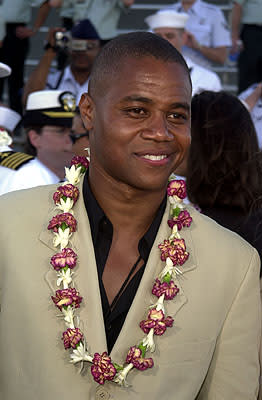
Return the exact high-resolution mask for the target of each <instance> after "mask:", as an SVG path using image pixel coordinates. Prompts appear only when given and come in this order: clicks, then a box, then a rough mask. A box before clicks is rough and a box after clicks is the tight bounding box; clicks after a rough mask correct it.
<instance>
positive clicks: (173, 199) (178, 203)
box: [168, 195, 186, 214]
mask: <svg viewBox="0 0 262 400" xmlns="http://www.w3.org/2000/svg"><path fill="white" fill-rule="evenodd" d="M168 200H169V203H170V204H172V206H173V209H174V208H177V207H178V208H180V209H181V210H183V209H184V208H185V207H186V206H185V204H184V203H183V199H180V198H179V197H178V196H176V195H174V196H169V197H168ZM172 211H173V210H172V207H171V208H170V214H172Z"/></svg>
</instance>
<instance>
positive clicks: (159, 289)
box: [152, 278, 179, 300]
mask: <svg viewBox="0 0 262 400" xmlns="http://www.w3.org/2000/svg"><path fill="white" fill-rule="evenodd" d="M178 292H179V288H178V287H177V286H176V285H175V284H174V281H170V282H169V283H167V282H163V283H161V282H160V280H159V279H158V278H157V279H156V280H155V284H154V286H153V289H152V293H153V294H154V295H155V296H157V297H160V296H162V294H165V300H172V299H173V298H174V297H175V296H176V295H177V293H178Z"/></svg>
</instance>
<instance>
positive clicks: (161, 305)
mask: <svg viewBox="0 0 262 400" xmlns="http://www.w3.org/2000/svg"><path fill="white" fill-rule="evenodd" d="M164 299H165V293H164V294H162V295H161V296H160V297H159V298H158V300H157V302H156V303H155V304H152V305H151V306H150V307H149V308H156V310H157V311H160V310H161V311H162V312H163V313H164V314H165V306H164Z"/></svg>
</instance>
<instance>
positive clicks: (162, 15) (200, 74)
mask: <svg viewBox="0 0 262 400" xmlns="http://www.w3.org/2000/svg"><path fill="white" fill-rule="evenodd" d="M188 18H189V16H188V15H187V14H185V13H178V12H176V11H174V10H171V9H169V10H163V11H158V12H157V13H155V14H153V15H150V16H149V17H147V18H146V19H145V22H146V23H147V24H148V26H149V28H150V29H151V30H152V32H154V33H155V34H156V35H158V36H161V37H162V38H164V39H166V40H168V42H169V43H171V44H172V45H173V46H174V47H175V48H176V49H177V50H178V51H179V52H180V53H181V52H182V47H183V45H184V44H185V41H186V33H185V30H184V28H185V26H186V23H187V21H188ZM185 60H186V63H187V65H188V68H189V70H190V76H191V80H192V86H193V90H192V95H194V94H195V93H199V92H201V91H203V90H213V91H219V90H221V89H222V85H221V82H220V79H219V77H218V75H217V74H215V73H214V72H213V71H210V70H208V69H206V68H204V67H201V66H199V65H197V64H196V63H195V62H193V61H192V60H191V59H190V58H189V57H187V56H185Z"/></svg>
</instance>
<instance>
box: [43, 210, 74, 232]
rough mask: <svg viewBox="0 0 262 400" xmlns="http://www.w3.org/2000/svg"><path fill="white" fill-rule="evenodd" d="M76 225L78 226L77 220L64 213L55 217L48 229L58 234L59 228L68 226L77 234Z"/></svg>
mask: <svg viewBox="0 0 262 400" xmlns="http://www.w3.org/2000/svg"><path fill="white" fill-rule="evenodd" d="M76 224H77V222H76V219H75V218H74V217H73V215H72V214H70V213H63V214H58V215H56V216H55V217H53V218H52V219H51V221H50V222H49V225H48V227H47V229H49V230H51V229H53V231H54V232H58V228H59V227H63V226H66V227H69V228H70V232H75V231H76Z"/></svg>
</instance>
